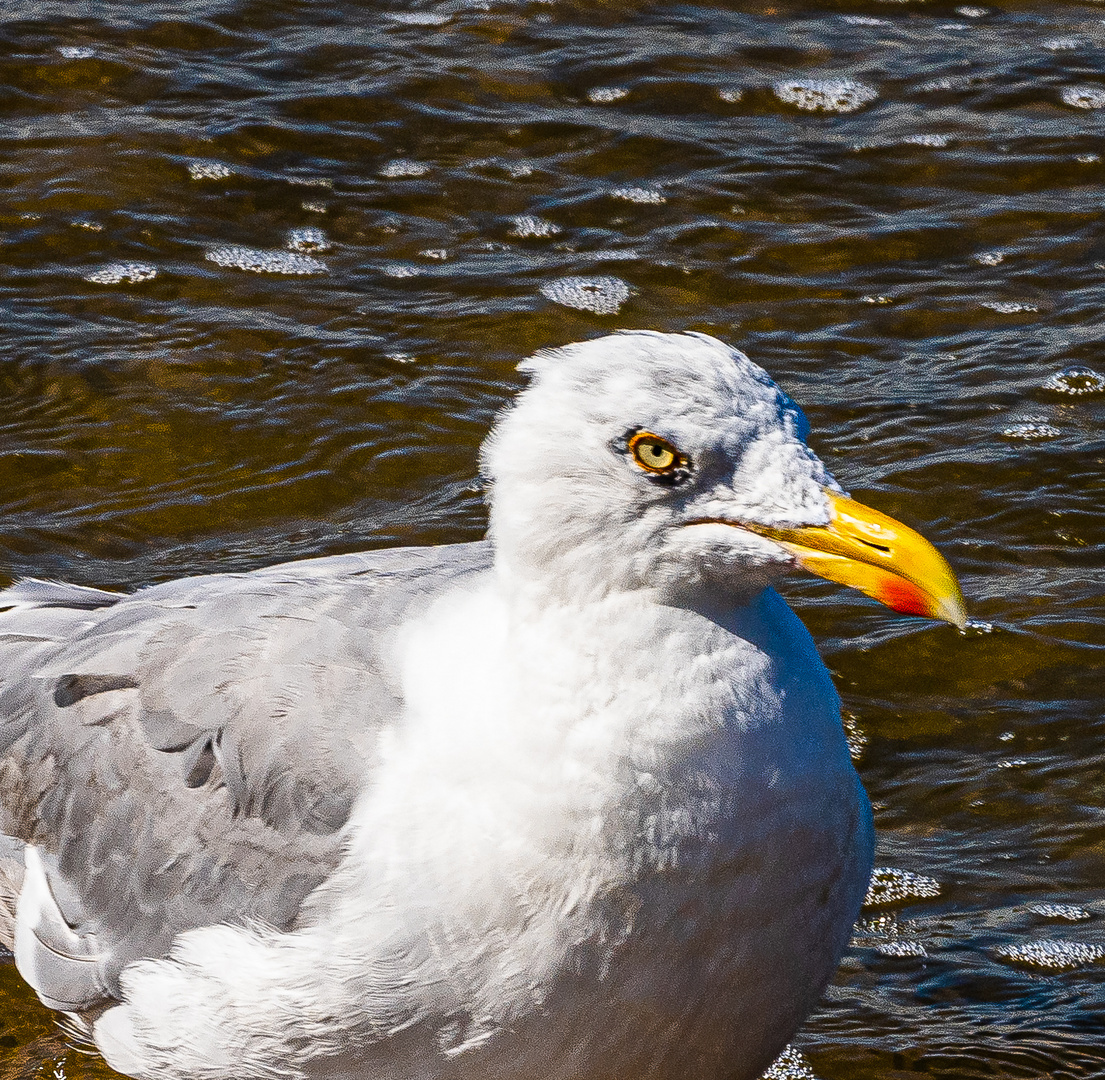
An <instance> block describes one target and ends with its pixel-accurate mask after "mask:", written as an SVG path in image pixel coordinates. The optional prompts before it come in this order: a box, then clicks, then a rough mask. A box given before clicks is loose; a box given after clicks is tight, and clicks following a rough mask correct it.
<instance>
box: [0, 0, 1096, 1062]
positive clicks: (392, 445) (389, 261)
mask: <svg viewBox="0 0 1105 1080" xmlns="http://www.w3.org/2000/svg"><path fill="white" fill-rule="evenodd" d="M0 116H2V126H0V189H2V192H3V195H2V198H0V258H2V260H3V268H4V273H3V276H2V282H0V311H2V317H3V326H4V331H5V332H4V341H3V352H2V358H0V507H2V510H0V572H2V573H3V574H4V575H6V576H7V577H14V576H21V575H37V576H43V577H56V578H63V579H67V580H72V581H79V582H88V583H95V584H100V585H113V586H133V585H138V584H140V583H144V582H150V581H156V580H160V579H164V578H168V577H174V576H179V575H182V574H187V573H196V572H203V571H209V570H216V569H226V568H248V567H255V566H260V565H263V564H266V563H272V562H275V561H278V560H283V559H290V558H295V557H299V556H307V555H317V554H323V553H330V552H339V551H348V550H354V549H357V548H361V547H372V546H379V545H386V544H393V543H396V542H401V543H435V542H441V541H447V540H467V539H473V538H475V537H478V536H479V535H480V534H481V532H482V529H483V525H484V511H483V508H482V504H481V500H480V495H479V492H478V488H477V486H476V484H475V478H476V450H477V447H478V445H479V443H480V440H481V438H482V437H483V435H484V432H485V431H486V428H487V426H488V423H489V420H490V418H491V416H492V415H493V413H494V412H495V410H496V409H497V408H498V407H499V406H500V405H501V404H502V403H503V402H504V401H505V400H507V398H508V397H509V396H510V394H511V393H512V392H513V391H514V390H515V389H516V388H517V386H518V385H519V378H518V376H517V375H516V374H515V373H514V365H515V364H516V363H517V361H518V360H519V359H521V358H522V357H523V356H524V355H525V354H526V353H527V352H529V351H531V350H533V349H535V348H537V347H540V346H544V345H550V344H561V343H564V342H567V341H572V340H576V339H579V338H584V337H588V336H593V335H596V334H598V333H600V332H603V331H605V330H609V329H613V328H615V327H619V326H626V327H653V328H658V329H667V330H677V329H686V328H693V329H699V330H707V331H710V332H712V333H715V334H717V335H718V336H721V337H723V338H725V339H727V340H729V341H732V342H734V343H736V344H739V345H740V346H741V347H743V348H744V349H745V350H746V351H747V352H748V353H749V354H750V355H751V356H752V357H753V358H754V359H756V360H758V361H759V362H761V363H763V364H764V365H765V366H767V367H768V368H769V369H770V370H771V371H772V372H773V374H775V375H776V376H777V377H778V379H779V380H780V381H781V382H782V383H783V385H784V386H785V387H786V388H787V389H788V390H789V391H790V392H791V393H792V394H793V395H794V396H795V397H796V398H797V399H799V400H800V401H802V402H803V403H804V404H805V405H806V406H807V411H808V413H809V415H810V418H811V420H812V422H813V425H814V432H815V434H814V443H815V446H816V447H817V449H818V450H819V451H820V452H821V453H822V455H823V456H824V457H825V458H826V459H827V461H828V462H829V464H830V466H831V467H832V468H833V469H834V470H835V471H836V473H837V475H838V476H839V477H840V478H841V480H842V481H843V482H844V483H846V484H847V485H849V486H850V487H851V489H852V491H853V493H854V494H855V495H856V496H857V497H859V498H862V499H863V500H865V501H868V502H870V503H872V504H874V505H876V506H878V507H880V508H882V509H884V510H886V511H888V512H890V513H892V514H895V515H898V516H900V517H902V518H904V519H905V520H907V521H908V522H910V523H912V524H914V525H916V526H918V527H919V528H921V529H923V531H925V532H926V533H927V534H928V535H929V536H930V537H931V538H933V539H934V540H936V541H937V542H938V543H940V544H941V545H942V547H943V549H944V551H945V552H946V554H947V555H948V557H949V559H950V560H951V562H952V563H953V565H954V566H955V568H956V569H957V570H958V572H959V573H960V575H961V577H962V581H963V586H964V592H965V593H966V595H967V597H968V602H969V605H970V608H971V611H972V614H973V615H974V616H975V618H976V619H977V620H980V621H981V622H982V623H983V625H980V626H976V627H975V628H973V629H971V630H969V631H968V632H967V633H966V634H960V633H958V632H957V631H955V630H953V629H951V628H949V627H946V626H937V625H934V624H931V623H928V622H924V621H919V620H914V619H909V618H905V617H899V616H895V615H894V614H892V613H890V612H888V611H886V610H885V609H882V608H879V607H877V606H876V605H874V604H872V603H869V602H867V601H865V600H864V599H863V598H862V597H859V596H858V595H857V594H851V593H846V592H843V591H841V590H839V589H837V588H836V587H833V586H829V585H828V584H826V583H821V582H813V581H812V580H807V581H800V582H796V583H795V584H794V587H793V588H792V589H791V590H790V594H791V597H792V599H793V602H794V604H795V606H796V607H798V608H799V609H800V611H801V613H802V614H803V616H804V617H805V619H806V620H807V622H808V623H809V625H810V626H811V628H812V630H813V631H814V633H815V635H816V636H817V638H818V639H819V641H820V642H821V644H822V648H823V651H824V654H825V656H826V658H827V660H828V662H829V664H830V666H831V667H832V669H833V671H834V673H835V675H836V677H837V683H838V685H839V687H840V689H841V692H842V694H843V696H844V699H845V704H846V707H847V709H848V711H849V713H850V714H851V716H852V718H853V721H852V722H853V724H854V725H855V726H856V728H857V730H858V732H859V733H860V736H862V738H858V739H857V745H858V742H860V741H862V739H864V738H865V739H866V744H865V746H864V747H863V750H862V757H861V761H860V767H861V770H862V772H863V776H864V780H865V782H866V784H867V787H868V789H869V791H870V793H871V796H872V799H873V800H874V802H875V805H876V821H877V824H878V827H879V834H880V851H879V856H878V862H879V863H880V865H883V866H888V867H893V868H897V869H900V870H906V871H910V872H911V873H912V874H914V875H920V877H917V878H909V877H906V876H903V875H900V874H899V875H890V877H889V878H888V879H887V880H888V884H887V886H886V888H884V889H883V897H884V898H885V899H887V900H889V901H890V902H889V903H887V904H885V905H883V906H876V907H872V908H871V909H870V910H869V911H868V913H867V915H868V918H867V919H866V921H865V922H864V923H863V924H861V926H860V927H859V929H858V930H857V937H856V941H855V944H854V947H853V949H852V950H851V952H850V953H849V955H848V956H847V957H846V958H845V960H844V963H843V965H842V967H841V970H840V973H839V975H838V977H837V980H836V982H835V985H834V986H833V987H832V988H831V990H830V991H829V993H828V995H827V997H826V999H825V1001H824V1003H823V1005H822V1006H821V1008H820V1010H819V1011H818V1012H817V1013H816V1014H815V1015H814V1016H813V1017H812V1018H811V1020H810V1021H809V1023H808V1024H807V1025H806V1027H805V1029H804V1030H803V1032H802V1034H801V1035H800V1037H799V1039H798V1040H797V1045H798V1046H799V1047H800V1048H801V1049H802V1051H803V1052H804V1053H805V1054H806V1055H807V1057H808V1058H809V1061H810V1063H811V1064H812V1067H813V1069H814V1070H815V1071H816V1073H817V1075H818V1076H820V1077H822V1078H824V1080H844V1078H848V1080H860V1078H867V1077H871V1078H875V1077H879V1078H887V1077H899V1078H905V1077H912V1076H916V1075H920V1074H925V1075H927V1076H936V1077H983V1076H985V1077H1002V1078H1006V1077H1008V1078H1013V1077H1044V1076H1051V1077H1094V1076H1103V1075H1105V963H1098V962H1096V961H1097V959H1098V956H1099V954H1102V953H1105V932H1103V931H1105V892H1103V890H1105V776H1103V763H1105V715H1103V713H1105V708H1103V699H1105V517H1103V515H1102V509H1101V507H1102V501H1103V498H1105V379H1102V378H1100V377H1099V378H1098V379H1097V380H1095V377H1094V375H1093V373H1092V372H1091V373H1089V374H1087V373H1086V372H1084V371H1083V372H1074V373H1073V374H1072V373H1069V372H1067V373H1066V374H1063V373H1064V372H1065V371H1066V369H1068V368H1071V367H1079V368H1090V369H1096V370H1097V371H1099V372H1103V373H1105V350H1103V348H1102V339H1103V338H1105V324H1103V322H1102V306H1103V301H1105V232H1103V229H1102V209H1103V207H1105V160H1103V158H1105V124H1103V120H1105V6H1102V5H1094V4H1074V3H1061V4H1056V3H1006V4H1003V5H1000V6H998V5H993V4H986V5H985V6H974V5H973V4H972V5H971V6H959V7H955V6H954V5H953V4H950V3H941V2H937V0H929V2H927V3H921V2H905V3H889V2H884V3H880V2H877V0H872V2H870V3H864V2H862V0H856V2H854V3H843V2H840V3H832V2H830V3H823V4H820V5H816V6H815V5H812V4H803V3H789V2H787V0H764V2H762V3H739V2H732V3H729V4H721V3H682V4H679V3H654V4H647V3H636V4H634V3H629V4H613V3H610V4H602V3H594V2H590V3H578V4H577V3H572V2H571V0H549V2H536V0H535V2H528V0H517V2H508V0H442V2H415V0H410V2H403V0H381V2H378V3H371V4H370V3H356V2H352V0H331V2H328V3H318V2H314V3H312V2H308V0H302V2H298V3H293V2H278V0H194V2H191V3H189V2H181V0H174V2H172V3H169V2H163V3H158V2H154V0H147V2H104V0H100V2H89V3H82V4H77V3H72V2H60V0H54V2H51V0H38V2H32V0H13V2H12V3H9V4H8V5H6V6H5V8H4V22H3V24H2V25H0ZM580 277H582V278H587V279H600V280H599V281H597V282H595V281H591V282H584V283H582V284H581V283H579V282H578V281H577V282H572V281H570V280H569V281H568V282H567V283H565V282H564V280H563V279H566V278H567V279H573V278H580ZM572 304H576V305H584V307H582V308H581V307H578V306H575V307H574V306H571V305H572ZM587 308H591V309H598V310H597V311H596V310H587ZM1078 391H1084V392H1078ZM1056 905H1065V906H1056ZM1054 942H1058V943H1059V944H1049V943H1054ZM1064 943H1065V944H1064ZM1071 943H1074V945H1072V944H1071ZM0 1028H2V1031H0V1070H2V1071H3V1072H4V1073H5V1074H6V1075H8V1076H16V1075H18V1076H28V1077H38V1078H43V1080H53V1078H55V1077H58V1076H66V1075H68V1076H70V1077H74V1078H75V1077H79V1076H84V1075H85V1074H87V1075H88V1076H89V1077H95V1078H99V1080H104V1078H105V1077H106V1076H107V1075H108V1073H107V1070H106V1069H105V1067H104V1066H103V1065H102V1064H100V1063H98V1060H97V1059H95V1058H89V1057H82V1056H81V1055H79V1054H76V1053H74V1052H72V1051H69V1050H67V1049H66V1046H65V1043H64V1041H63V1039H62V1038H61V1037H60V1035H58V1034H57V1033H56V1032H55V1031H54V1028H53V1021H52V1019H51V1016H50V1014H48V1013H46V1012H45V1011H44V1010H42V1009H41V1008H39V1007H38V1005H37V1004H36V1003H35V1001H34V999H33V997H32V995H31V994H30V993H29V992H27V991H26V990H25V989H24V988H23V987H22V985H21V984H20V983H19V981H18V979H17V977H16V975H15V973H14V969H13V968H12V967H11V965H10V963H7V964H3V965H0ZM791 1074H792V1075H796V1067H792V1069H791ZM689 1080H693V1078H689Z"/></svg>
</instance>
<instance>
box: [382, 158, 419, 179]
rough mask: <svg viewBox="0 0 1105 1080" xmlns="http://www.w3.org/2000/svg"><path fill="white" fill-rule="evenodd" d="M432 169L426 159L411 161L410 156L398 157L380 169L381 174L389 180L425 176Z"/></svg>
mask: <svg viewBox="0 0 1105 1080" xmlns="http://www.w3.org/2000/svg"><path fill="white" fill-rule="evenodd" d="M429 171H430V166H429V165H427V164H426V163H425V162H424V161H411V160H409V159H408V158H397V159H396V160H395V161H389V162H388V163H387V164H386V165H384V166H383V167H382V168H381V169H380V175H381V176H385V177H387V178H388V179H389V180H398V179H401V178H403V177H411V176H425V175H426V174H427V173H428V172H429Z"/></svg>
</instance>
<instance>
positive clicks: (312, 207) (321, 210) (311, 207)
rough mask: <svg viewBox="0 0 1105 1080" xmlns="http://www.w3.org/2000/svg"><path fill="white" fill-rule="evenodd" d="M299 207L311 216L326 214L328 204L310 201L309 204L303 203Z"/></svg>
mask: <svg viewBox="0 0 1105 1080" xmlns="http://www.w3.org/2000/svg"><path fill="white" fill-rule="evenodd" d="M299 205H300V208H301V209H303V210H306V211H307V212H308V213H309V214H325V213H326V203H324V202H314V201H312V200H308V201H307V202H301V203H300V204H299Z"/></svg>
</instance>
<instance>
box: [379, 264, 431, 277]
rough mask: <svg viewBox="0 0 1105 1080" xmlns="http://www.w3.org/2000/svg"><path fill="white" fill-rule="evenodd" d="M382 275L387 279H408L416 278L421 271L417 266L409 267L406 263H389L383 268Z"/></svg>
mask: <svg viewBox="0 0 1105 1080" xmlns="http://www.w3.org/2000/svg"><path fill="white" fill-rule="evenodd" d="M384 273H385V274H387V276H388V277H393V278H408V277H418V275H419V274H421V273H422V270H421V269H420V268H419V267H417V266H409V265H408V264H407V263H389V264H388V265H387V266H385V267H384Z"/></svg>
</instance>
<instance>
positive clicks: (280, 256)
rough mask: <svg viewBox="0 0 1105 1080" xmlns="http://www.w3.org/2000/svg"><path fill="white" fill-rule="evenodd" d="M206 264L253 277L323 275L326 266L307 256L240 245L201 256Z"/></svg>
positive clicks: (227, 246)
mask: <svg viewBox="0 0 1105 1080" xmlns="http://www.w3.org/2000/svg"><path fill="white" fill-rule="evenodd" d="M203 257H204V258H205V259H206V260H207V261H208V262H213V263H215V265H216V266H227V267H233V268H234V269H236V270H248V271H249V272H250V273H252V274H296V275H306V274H325V273H326V264H325V263H323V262H319V260H318V259H315V258H312V257H311V256H310V255H300V254H297V253H295V252H291V251H265V250H264V249H262V248H250V247H244V246H242V245H240V244H221V245H219V246H218V247H213V248H211V249H210V250H208V251H206V252H204V256H203Z"/></svg>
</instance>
